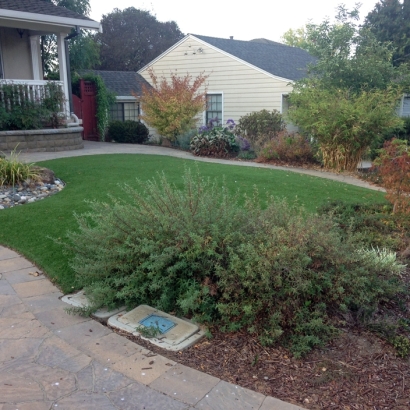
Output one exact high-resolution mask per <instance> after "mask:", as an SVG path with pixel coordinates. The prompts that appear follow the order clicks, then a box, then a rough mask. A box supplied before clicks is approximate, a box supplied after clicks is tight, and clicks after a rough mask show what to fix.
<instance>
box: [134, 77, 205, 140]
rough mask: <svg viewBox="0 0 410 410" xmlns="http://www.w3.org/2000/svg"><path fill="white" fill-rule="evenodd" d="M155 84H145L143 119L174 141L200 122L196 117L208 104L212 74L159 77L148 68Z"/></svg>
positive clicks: (143, 90)
mask: <svg viewBox="0 0 410 410" xmlns="http://www.w3.org/2000/svg"><path fill="white" fill-rule="evenodd" d="M148 73H149V76H150V77H151V83H152V87H148V86H146V85H145V84H143V86H142V97H141V106H142V110H143V112H144V114H143V115H141V119H142V120H144V121H145V122H146V123H147V124H148V125H149V126H151V127H153V128H156V130H157V131H158V132H159V133H160V135H162V136H164V137H167V138H168V139H169V140H171V141H174V140H175V139H176V137H177V136H178V135H180V134H182V133H184V132H186V131H188V130H189V129H192V128H194V127H195V126H196V122H197V119H196V118H195V116H196V115H198V114H199V113H200V112H201V111H203V110H204V108H205V103H206V84H205V81H206V79H207V78H208V76H206V75H203V74H202V73H201V74H200V75H198V76H197V77H195V78H192V76H190V75H189V74H187V75H185V76H184V77H179V76H177V75H176V74H175V73H171V74H170V78H169V79H167V78H166V77H160V78H158V77H157V75H156V74H155V73H154V71H153V70H152V69H150V70H149V71H148Z"/></svg>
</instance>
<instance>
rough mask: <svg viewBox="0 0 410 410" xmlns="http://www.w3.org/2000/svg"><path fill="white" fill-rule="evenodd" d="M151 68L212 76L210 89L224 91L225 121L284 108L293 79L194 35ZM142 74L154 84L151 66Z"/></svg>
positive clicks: (159, 71)
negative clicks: (254, 65)
mask: <svg viewBox="0 0 410 410" xmlns="http://www.w3.org/2000/svg"><path fill="white" fill-rule="evenodd" d="M201 50H202V51H201ZM151 68H152V69H153V70H154V72H155V74H156V75H157V76H164V77H166V78H168V79H169V77H170V72H171V71H172V72H176V73H178V74H179V75H181V76H182V75H186V74H187V73H189V74H190V75H191V76H192V77H196V76H198V75H199V74H200V73H204V74H205V75H209V77H208V80H207V84H208V85H207V89H208V92H209V93H217V92H222V93H223V111H224V114H223V117H224V118H223V122H224V123H225V122H226V120H228V119H230V118H232V119H233V120H234V121H235V122H236V121H238V120H239V118H240V117H241V116H243V115H246V114H248V113H250V112H254V111H259V110H262V109H267V110H272V109H276V110H278V111H281V109H282V95H283V94H288V93H289V92H290V91H291V90H292V86H291V85H290V84H289V81H287V80H281V79H275V78H272V77H271V76H269V75H267V74H264V73H262V72H259V71H257V70H255V69H254V68H252V67H249V66H247V65H246V64H243V63H241V62H239V61H236V60H235V59H233V58H231V57H229V56H226V55H224V54H223V53H222V52H219V51H217V50H215V49H213V48H211V47H209V46H207V45H204V44H202V43H200V42H198V41H196V40H194V39H192V38H187V40H186V41H184V42H183V43H181V44H180V45H179V46H177V47H176V48H175V49H173V50H172V51H170V52H169V53H168V54H167V55H165V56H163V57H162V58H160V59H159V60H157V61H156V62H155V63H154V64H153V65H152V66H151ZM140 74H141V75H142V76H143V77H144V78H145V79H146V80H147V81H148V82H149V83H151V80H150V77H149V74H148V70H147V69H145V70H144V71H143V72H140ZM203 117H204V116H201V120H202V118H203ZM201 120H200V122H201Z"/></svg>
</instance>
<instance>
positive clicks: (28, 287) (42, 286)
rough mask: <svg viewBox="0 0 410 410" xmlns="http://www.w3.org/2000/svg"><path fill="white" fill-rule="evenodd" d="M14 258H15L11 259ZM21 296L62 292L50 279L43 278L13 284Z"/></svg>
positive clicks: (27, 296)
mask: <svg viewBox="0 0 410 410" xmlns="http://www.w3.org/2000/svg"><path fill="white" fill-rule="evenodd" d="M11 260H13V259H11ZM12 286H13V288H14V290H15V291H16V293H17V294H18V295H19V296H20V297H21V298H29V297H33V296H40V295H46V294H48V293H58V292H60V291H59V290H58V288H57V287H56V286H54V285H53V284H52V283H51V282H50V281H49V280H48V279H46V278H43V279H41V280H37V281H34V282H25V283H16V284H14V285H12Z"/></svg>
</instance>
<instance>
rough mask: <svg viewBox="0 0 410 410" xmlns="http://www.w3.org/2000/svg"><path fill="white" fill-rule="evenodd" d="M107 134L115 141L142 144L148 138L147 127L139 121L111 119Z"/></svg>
mask: <svg viewBox="0 0 410 410" xmlns="http://www.w3.org/2000/svg"><path fill="white" fill-rule="evenodd" d="M108 135H109V136H110V138H111V139H112V140H114V141H116V142H122V143H129V144H143V143H144V142H145V141H147V140H148V135H149V131H148V128H147V127H146V126H145V125H144V124H143V123H142V122H140V121H131V120H127V121H112V122H110V124H109V126H108Z"/></svg>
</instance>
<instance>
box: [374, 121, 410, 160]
mask: <svg viewBox="0 0 410 410" xmlns="http://www.w3.org/2000/svg"><path fill="white" fill-rule="evenodd" d="M402 120H403V126H402V127H397V128H395V129H393V130H388V131H387V132H385V133H384V134H383V136H382V138H381V140H378V139H375V140H374V141H373V143H372V145H371V147H370V158H371V159H372V160H373V159H375V158H376V157H377V156H378V155H379V150H380V149H381V148H383V146H384V144H385V142H386V141H391V140H392V139H393V138H397V139H400V140H406V141H407V143H410V117H402Z"/></svg>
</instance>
